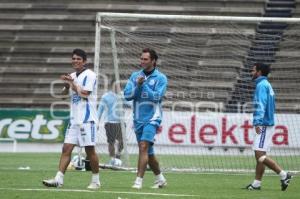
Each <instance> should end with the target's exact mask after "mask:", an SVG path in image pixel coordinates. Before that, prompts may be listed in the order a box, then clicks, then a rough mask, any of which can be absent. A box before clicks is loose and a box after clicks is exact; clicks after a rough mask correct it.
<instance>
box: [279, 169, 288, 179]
mask: <svg viewBox="0 0 300 199" xmlns="http://www.w3.org/2000/svg"><path fill="white" fill-rule="evenodd" d="M286 174H287V173H286V171H284V170H281V171H280V173H279V175H280V178H281V180H284V179H285V178H286Z"/></svg>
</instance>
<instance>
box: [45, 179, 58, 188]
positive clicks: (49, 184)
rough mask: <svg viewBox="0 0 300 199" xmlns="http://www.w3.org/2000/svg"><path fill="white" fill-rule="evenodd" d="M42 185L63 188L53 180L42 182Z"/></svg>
mask: <svg viewBox="0 0 300 199" xmlns="http://www.w3.org/2000/svg"><path fill="white" fill-rule="evenodd" d="M43 184H44V185H45V186H46V187H57V188H59V187H62V186H63V184H62V183H59V182H57V181H56V180H55V179H49V180H43Z"/></svg>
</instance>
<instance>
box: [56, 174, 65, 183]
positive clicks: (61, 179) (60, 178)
mask: <svg viewBox="0 0 300 199" xmlns="http://www.w3.org/2000/svg"><path fill="white" fill-rule="evenodd" d="M55 180H56V181H57V182H58V183H60V184H63V183H64V174H63V173H62V172H61V171H58V172H57V173H56V176H55Z"/></svg>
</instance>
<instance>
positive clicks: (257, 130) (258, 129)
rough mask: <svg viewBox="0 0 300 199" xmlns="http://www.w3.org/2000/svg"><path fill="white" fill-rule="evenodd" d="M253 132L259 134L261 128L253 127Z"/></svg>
mask: <svg viewBox="0 0 300 199" xmlns="http://www.w3.org/2000/svg"><path fill="white" fill-rule="evenodd" d="M255 132H256V134H260V133H261V128H260V127H259V126H256V127H255Z"/></svg>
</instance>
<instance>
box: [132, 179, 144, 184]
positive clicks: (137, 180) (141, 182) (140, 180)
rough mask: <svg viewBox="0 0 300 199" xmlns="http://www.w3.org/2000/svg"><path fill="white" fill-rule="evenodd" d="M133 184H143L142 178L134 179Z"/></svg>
mask: <svg viewBox="0 0 300 199" xmlns="http://www.w3.org/2000/svg"><path fill="white" fill-rule="evenodd" d="M134 183H135V184H143V178H140V177H136V179H135V182H134Z"/></svg>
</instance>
